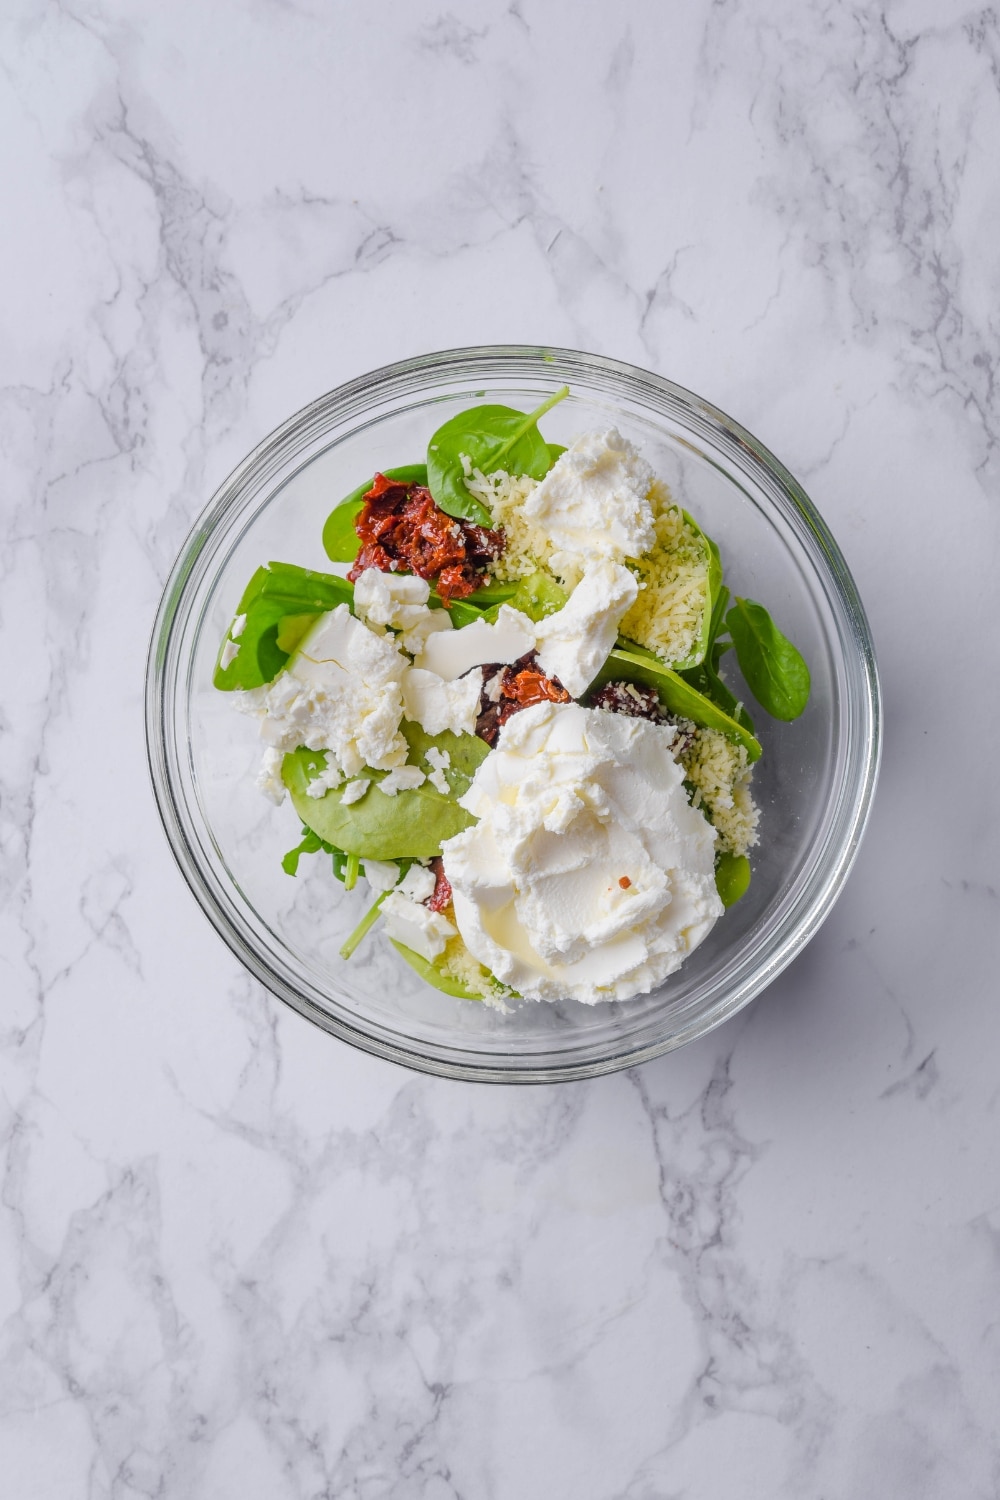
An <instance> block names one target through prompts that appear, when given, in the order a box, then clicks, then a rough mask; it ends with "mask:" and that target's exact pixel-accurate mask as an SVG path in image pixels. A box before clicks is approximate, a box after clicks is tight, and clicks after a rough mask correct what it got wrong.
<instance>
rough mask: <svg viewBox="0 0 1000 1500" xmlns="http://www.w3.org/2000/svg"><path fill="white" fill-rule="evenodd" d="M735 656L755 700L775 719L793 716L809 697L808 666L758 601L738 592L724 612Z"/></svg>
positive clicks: (799, 711)
mask: <svg viewBox="0 0 1000 1500" xmlns="http://www.w3.org/2000/svg"><path fill="white" fill-rule="evenodd" d="M726 624H727V625H728V627H729V634H730V635H731V636H732V638H733V645H734V646H735V647H736V659H737V661H738V662H739V664H740V671H741V672H742V673H743V676H744V677H745V679H746V683H747V686H748V687H749V689H750V691H751V692H752V693H753V695H754V697H755V698H756V699H757V702H758V703H759V704H760V705H761V707H762V708H765V709H766V710H767V712H768V713H769V714H771V715H772V717H773V718H775V719H783V720H789V719H797V718H798V716H799V714H800V713H802V711H803V709H804V708H805V706H806V704H807V703H808V701H809V686H810V683H809V668H808V667H807V666H806V663H805V661H804V659H803V657H802V655H801V653H800V652H799V651H798V650H797V649H796V648H795V647H794V646H793V645H792V643H791V641H790V640H789V639H788V637H787V636H784V635H782V633H781V631H780V630H779V629H778V627H777V625H775V623H774V621H773V620H772V619H771V616H770V615H769V614H768V612H767V610H766V609H765V608H764V606H763V605H762V604H756V603H755V602H754V601H753V599H741V598H740V597H739V596H738V595H737V597H736V600H735V602H734V604H733V607H732V609H731V610H730V611H729V613H728V614H727V615H726Z"/></svg>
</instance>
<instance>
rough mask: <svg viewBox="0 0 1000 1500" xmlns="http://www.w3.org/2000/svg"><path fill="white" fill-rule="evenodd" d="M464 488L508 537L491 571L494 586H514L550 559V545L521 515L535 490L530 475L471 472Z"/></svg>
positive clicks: (543, 533) (543, 535)
mask: <svg viewBox="0 0 1000 1500" xmlns="http://www.w3.org/2000/svg"><path fill="white" fill-rule="evenodd" d="M465 485H466V489H468V491H469V493H470V494H471V495H474V496H475V498H476V499H477V500H478V501H479V502H480V504H482V505H485V506H486V509H487V510H488V511H489V512H490V515H491V516H492V517H493V525H494V527H496V526H502V527H503V529H504V533H505V535H506V537H507V545H506V547H505V548H504V551H503V554H502V555H501V557H500V558H499V560H498V561H497V562H495V563H494V564H493V566H492V569H491V572H492V574H493V577H494V578H495V579H496V580H497V582H498V583H513V582H514V581H515V580H516V579H518V578H527V577H528V576H529V574H531V573H537V571H538V570H539V568H542V567H544V566H545V564H546V563H547V562H548V560H549V558H550V557H551V555H552V550H553V549H552V543H551V541H550V540H549V538H548V537H547V536H546V534H545V532H544V531H542V530H541V529H540V528H539V527H537V526H536V525H535V524H534V522H533V521H531V520H530V519H529V518H528V516H526V515H525V513H524V502H525V500H527V498H528V496H529V495H530V494H531V492H532V490H534V489H537V487H538V480H537V479H532V477H531V475H530V474H506V473H504V471H503V470H502V469H500V470H498V471H497V473H496V474H484V473H483V472H482V470H481V469H470V471H469V472H468V473H467V474H466V476H465Z"/></svg>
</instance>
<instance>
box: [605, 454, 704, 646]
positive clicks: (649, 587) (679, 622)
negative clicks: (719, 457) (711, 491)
mask: <svg viewBox="0 0 1000 1500" xmlns="http://www.w3.org/2000/svg"><path fill="white" fill-rule="evenodd" d="M649 501H650V504H651V505H652V507H653V526H654V529H655V531H656V541H655V543H654V545H653V547H652V548H651V549H650V551H649V552H647V553H646V554H645V555H644V556H643V557H641V558H639V559H638V561H637V562H636V564H635V566H634V569H633V571H634V572H635V574H636V576H637V577H638V579H639V597H638V598H637V599H636V601H635V603H634V604H633V605H632V608H631V609H630V610H629V611H628V613H627V614H626V615H625V617H624V619H623V620H622V623H621V632H622V635H624V636H626V637H627V638H628V639H629V640H630V641H637V642H638V643H639V645H640V646H645V647H646V649H647V650H649V651H655V652H656V654H657V656H659V657H661V658H662V659H663V660H664V661H666V662H682V661H685V660H686V659H687V658H688V657H689V656H690V654H691V652H692V651H693V649H694V647H695V644H696V642H697V640H698V637H699V634H700V632H701V624H702V619H703V617H704V613H705V604H706V598H707V593H708V559H707V558H706V556H705V549H704V546H703V544H702V541H701V539H700V537H699V536H698V534H697V532H695V531H693V530H692V528H691V527H690V526H689V525H688V523H687V521H685V519H684V515H683V512H682V511H681V508H680V506H679V505H675V504H674V501H673V499H672V498H671V495H670V491H669V490H668V489H667V486H666V485H665V484H663V483H662V481H660V480H658V479H657V480H654V482H653V484H652V485H651V486H650V489H649Z"/></svg>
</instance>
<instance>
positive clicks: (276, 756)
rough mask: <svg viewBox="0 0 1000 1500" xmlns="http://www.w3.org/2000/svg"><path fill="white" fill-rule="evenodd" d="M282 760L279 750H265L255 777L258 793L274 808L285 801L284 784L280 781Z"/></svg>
mask: <svg viewBox="0 0 1000 1500" xmlns="http://www.w3.org/2000/svg"><path fill="white" fill-rule="evenodd" d="M284 758H285V757H284V756H283V755H282V753H281V751H280V750H265V751H264V754H263V756H262V758H261V762H260V770H259V771H258V772H257V777H256V785H257V789H258V791H261V792H263V793H264V796H265V797H268V798H269V799H270V800H271V801H272V802H273V803H274V805H275V807H280V806H281V804H282V802H284V800H285V783H284V782H283V781H282V779H281V762H282V761H283V760H284Z"/></svg>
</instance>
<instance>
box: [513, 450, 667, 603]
mask: <svg viewBox="0 0 1000 1500" xmlns="http://www.w3.org/2000/svg"><path fill="white" fill-rule="evenodd" d="M654 478H655V476H654V474H653V470H652V469H651V468H650V466H649V464H648V463H647V462H646V460H645V459H644V458H642V457H641V456H640V454H639V451H638V449H637V448H636V447H635V446H634V444H632V443H630V442H629V441H628V439H627V438H623V437H622V435H621V433H619V432H618V431H617V429H615V428H613V427H612V428H611V429H610V430H609V431H607V432H587V433H584V435H583V436H582V437H579V438H577V440H576V442H575V443H573V445H572V446H571V447H570V448H568V449H567V450H566V452H565V453H563V454H560V456H559V458H557V459H556V462H555V463H554V464H553V466H552V468H551V469H550V470H549V472H548V473H547V474H546V476H545V478H544V479H543V480H542V481H541V483H540V484H539V485H537V486H536V488H535V489H533V490H532V491H531V492H530V494H528V495H527V496H526V497H525V500H524V515H525V518H526V519H527V520H528V522H529V523H530V524H531V525H533V526H535V527H537V528H538V529H539V530H540V531H541V532H543V533H544V535H545V536H546V538H547V539H548V540H549V543H550V545H551V547H552V549H553V550H552V553H551V556H550V558H549V566H550V567H551V568H552V570H553V572H555V573H556V574H557V575H558V576H559V577H560V578H562V579H563V580H564V581H565V582H566V583H568V584H569V585H571V586H572V585H573V584H574V583H576V582H577V581H578V580H579V578H580V577H581V575H582V572H583V568H584V566H585V565H586V563H587V561H589V560H593V559H596V558H598V557H606V558H609V559H610V560H611V561H612V562H619V563H620V562H623V561H624V560H625V558H627V557H631V558H637V557H641V556H642V554H643V553H644V552H646V551H648V549H649V548H650V547H651V546H652V545H653V542H654V540H655V532H654V529H653V511H652V507H651V505H650V502H649V489H650V486H651V485H652V483H653V480H654Z"/></svg>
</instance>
